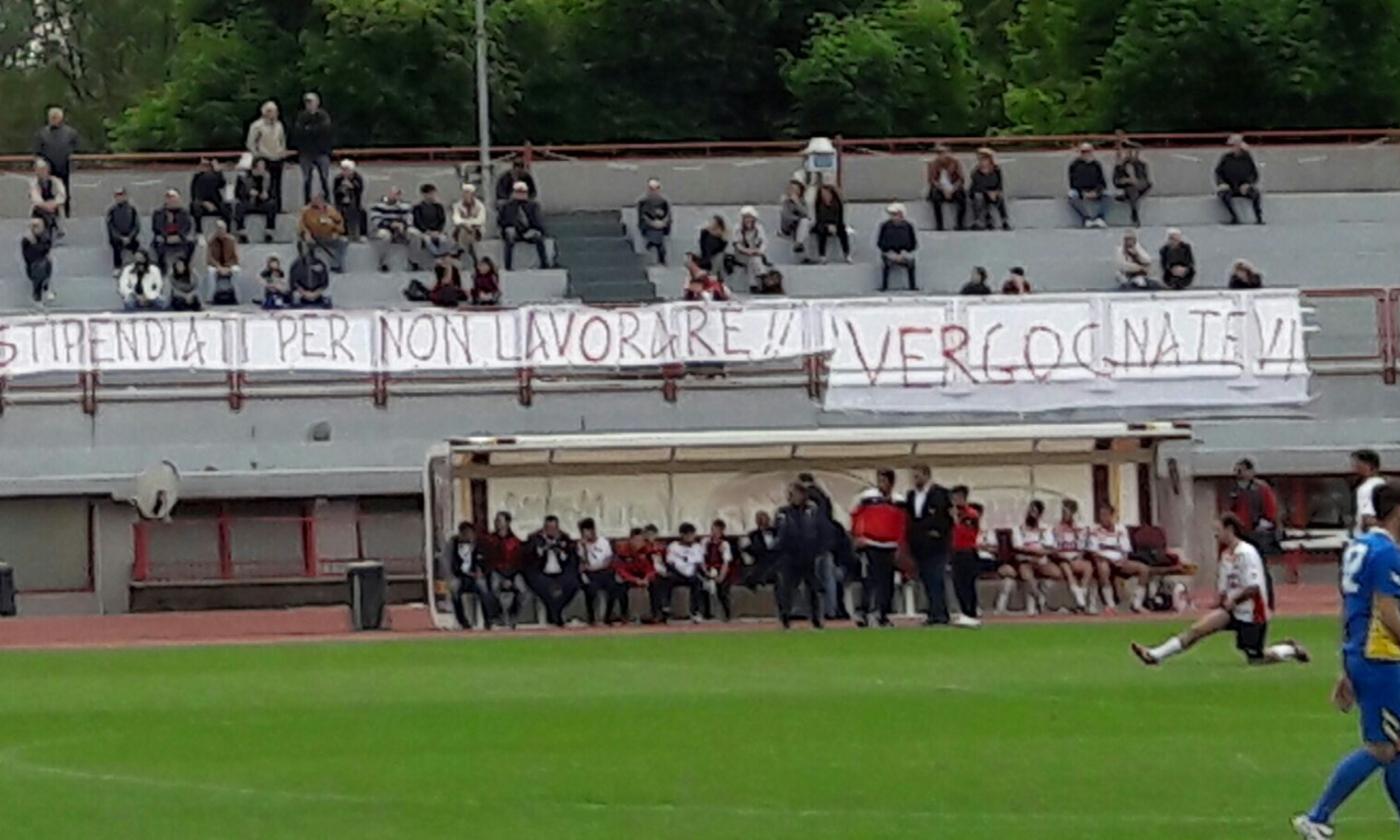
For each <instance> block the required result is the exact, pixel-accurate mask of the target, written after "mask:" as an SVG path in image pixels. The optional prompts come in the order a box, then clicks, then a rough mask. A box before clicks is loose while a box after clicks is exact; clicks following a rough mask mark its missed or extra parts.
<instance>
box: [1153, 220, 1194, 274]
mask: <svg viewBox="0 0 1400 840" xmlns="http://www.w3.org/2000/svg"><path fill="white" fill-rule="evenodd" d="M1158 256H1159V257H1160V258H1161V260H1162V282H1163V283H1164V284H1165V285H1166V287H1167V288H1168V289H1184V288H1186V287H1187V286H1190V285H1191V283H1192V282H1194V281H1195V279H1196V255H1195V254H1193V253H1192V252H1191V243H1190V242H1187V241H1186V239H1185V238H1184V237H1183V236H1182V235H1181V228H1168V229H1167V241H1166V243H1165V244H1164V245H1162V250H1161V251H1159V252H1158Z"/></svg>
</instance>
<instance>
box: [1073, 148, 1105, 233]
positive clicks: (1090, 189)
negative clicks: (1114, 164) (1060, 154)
mask: <svg viewBox="0 0 1400 840" xmlns="http://www.w3.org/2000/svg"><path fill="white" fill-rule="evenodd" d="M1069 206H1070V209H1071V210H1073V211H1074V212H1075V215H1077V216H1079V218H1080V220H1081V221H1083V223H1084V227H1086V228H1089V227H1101V228H1102V227H1108V222H1107V221H1105V217H1106V216H1107V215H1108V182H1107V181H1106V180H1104V177H1103V164H1101V163H1099V159H1098V158H1097V157H1095V156H1094V144H1093V143H1080V144H1079V156H1078V157H1076V158H1075V159H1074V160H1073V161H1072V162H1071V163H1070V165H1069Z"/></svg>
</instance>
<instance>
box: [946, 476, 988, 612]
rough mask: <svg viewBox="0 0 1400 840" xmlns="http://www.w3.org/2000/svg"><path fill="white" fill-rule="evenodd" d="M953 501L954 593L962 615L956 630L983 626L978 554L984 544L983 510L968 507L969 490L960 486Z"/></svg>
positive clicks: (970, 505) (953, 495)
mask: <svg viewBox="0 0 1400 840" xmlns="http://www.w3.org/2000/svg"><path fill="white" fill-rule="evenodd" d="M951 495H952V497H953V546H952V547H953V593H954V594H955V595H956V596H957V599H958V608H959V609H960V610H962V615H961V616H959V617H958V618H957V620H956V621H954V622H953V624H954V625H955V626H957V627H967V628H976V627H980V626H982V622H981V620H980V619H979V618H978V616H979V615H980V610H979V607H978V604H977V577H978V575H980V574H981V573H982V558H981V555H979V554H978V553H977V547H978V544H979V543H980V542H981V541H982V506H981V505H976V504H969V503H968V501H967V496H968V489H967V487H965V486H963V485H958V486H957V487H954V488H953V489H952V493H951Z"/></svg>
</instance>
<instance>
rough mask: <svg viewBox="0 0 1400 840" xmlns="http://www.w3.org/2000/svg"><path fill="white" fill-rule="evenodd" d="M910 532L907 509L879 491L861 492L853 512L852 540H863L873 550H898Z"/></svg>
mask: <svg viewBox="0 0 1400 840" xmlns="http://www.w3.org/2000/svg"><path fill="white" fill-rule="evenodd" d="M907 529H908V517H907V514H905V512H904V508H903V507H900V506H899V505H897V504H895V503H894V502H893V501H892V500H890V499H887V498H885V497H884V496H881V495H880V491H878V490H866V491H865V492H864V493H861V494H860V501H859V502H858V503H857V504H856V509H855V510H853V511H851V537H852V538H853V539H864V540H865V544H866V546H868V547H870V548H889V549H892V548H898V547H899V546H900V545H901V544H902V543H903V542H904V535H905V533H906V531H907Z"/></svg>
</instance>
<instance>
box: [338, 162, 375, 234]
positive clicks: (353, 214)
mask: <svg viewBox="0 0 1400 840" xmlns="http://www.w3.org/2000/svg"><path fill="white" fill-rule="evenodd" d="M331 189H332V193H333V195H334V196H335V209H337V210H339V211H340V215H341V218H343V219H345V233H346V235H347V236H349V237H350V240H351V241H352V242H357V241H359V239H360V237H361V236H364V235H365V234H366V229H367V228H368V227H369V224H368V221H369V220H368V219H367V218H366V217H365V179H364V177H363V176H361V175H360V173H359V171H357V168H356V166H355V161H353V160H351V159H349V158H346V159H345V160H342V161H341V162H340V171H339V172H337V173H336V176H335V183H334V184H333V185H332V187H331Z"/></svg>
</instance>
